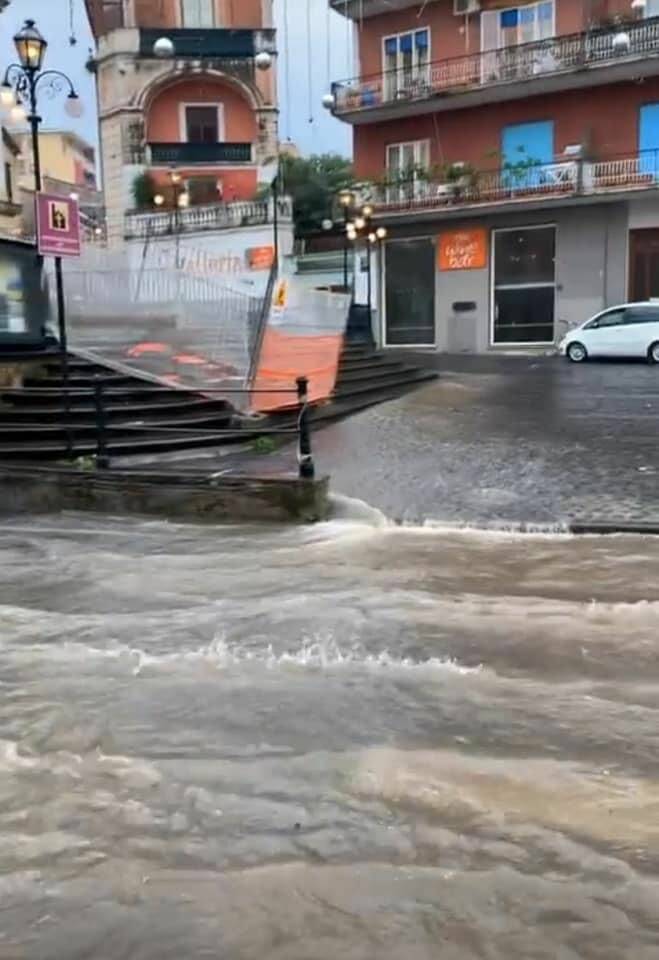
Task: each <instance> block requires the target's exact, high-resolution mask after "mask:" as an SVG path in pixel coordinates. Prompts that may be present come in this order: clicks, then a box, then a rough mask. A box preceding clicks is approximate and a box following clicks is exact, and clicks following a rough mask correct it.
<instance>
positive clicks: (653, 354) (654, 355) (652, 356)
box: [648, 341, 659, 363]
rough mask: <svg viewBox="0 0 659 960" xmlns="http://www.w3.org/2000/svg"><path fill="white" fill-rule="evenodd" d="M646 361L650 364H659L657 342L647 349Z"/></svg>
mask: <svg viewBox="0 0 659 960" xmlns="http://www.w3.org/2000/svg"><path fill="white" fill-rule="evenodd" d="M648 360H649V361H650V363H659V341H657V343H653V344H652V345H651V346H650V347H649V348H648Z"/></svg>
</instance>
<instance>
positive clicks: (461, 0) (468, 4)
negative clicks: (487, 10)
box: [453, 0, 481, 17]
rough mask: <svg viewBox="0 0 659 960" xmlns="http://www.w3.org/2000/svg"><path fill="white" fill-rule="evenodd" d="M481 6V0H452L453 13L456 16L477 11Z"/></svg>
mask: <svg viewBox="0 0 659 960" xmlns="http://www.w3.org/2000/svg"><path fill="white" fill-rule="evenodd" d="M480 8H481V0H453V13H454V14H455V15H456V17H457V16H463V17H464V16H465V14H468V13H478V12H479V10H480Z"/></svg>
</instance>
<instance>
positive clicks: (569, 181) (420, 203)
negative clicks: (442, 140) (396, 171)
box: [361, 150, 659, 210]
mask: <svg viewBox="0 0 659 960" xmlns="http://www.w3.org/2000/svg"><path fill="white" fill-rule="evenodd" d="M657 188H659V150H643V151H641V152H639V153H638V154H637V155H635V156H632V157H614V158H610V159H607V160H598V161H589V160H581V159H571V160H559V161H556V162H555V163H538V164H530V163H528V164H527V163H525V164H517V165H515V164H511V165H510V166H508V167H504V168H502V169H499V170H484V171H479V172H475V171H467V172H464V173H463V174H462V175H461V176H454V177H453V178H452V179H450V180H449V179H447V178H445V177H436V178H433V177H423V176H420V175H418V174H416V175H413V176H411V177H408V178H397V179H395V180H391V181H390V182H387V183H383V184H376V185H372V186H370V187H368V188H364V187H362V190H361V192H362V196H363V199H364V200H365V201H366V200H368V201H369V202H371V203H372V204H373V205H374V206H375V207H376V208H377V209H380V210H405V209H414V210H423V209H434V208H441V207H448V206H456V205H470V204H484V203H501V202H510V201H517V200H530V199H531V200H532V199H534V198H535V199H537V198H539V197H542V198H546V199H550V198H551V197H563V196H566V195H570V194H574V195H588V194H593V195H594V194H600V193H606V192H607V191H608V192H610V191H613V190H648V189H653V190H656V189H657Z"/></svg>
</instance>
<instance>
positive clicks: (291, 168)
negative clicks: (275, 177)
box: [280, 153, 353, 237]
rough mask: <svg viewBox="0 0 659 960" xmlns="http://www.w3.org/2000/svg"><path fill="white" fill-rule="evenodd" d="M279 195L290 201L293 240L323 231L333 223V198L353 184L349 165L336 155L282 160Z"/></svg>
mask: <svg viewBox="0 0 659 960" xmlns="http://www.w3.org/2000/svg"><path fill="white" fill-rule="evenodd" d="M280 174H281V192H282V193H286V194H288V195H289V196H291V197H292V198H293V217H294V219H295V233H296V236H298V237H299V236H304V234H306V233H312V232H315V231H318V230H321V229H322V223H323V220H326V219H333V217H334V214H335V207H334V204H335V200H336V195H337V193H338V192H339V191H340V190H343V189H345V188H346V187H350V186H351V185H352V182H353V173H352V164H351V163H350V161H349V160H346V158H345V157H342V156H340V155H339V154H336V153H324V154H321V155H318V156H312V157H291V156H286V155H285V156H283V157H282V158H281V167H280Z"/></svg>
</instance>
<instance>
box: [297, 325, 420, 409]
mask: <svg viewBox="0 0 659 960" xmlns="http://www.w3.org/2000/svg"><path fill="white" fill-rule="evenodd" d="M436 378H437V374H436V373H435V372H434V371H432V370H426V369H423V368H421V367H417V366H414V365H412V364H408V363H406V362H405V361H402V360H399V359H394V358H393V357H392V356H390V355H389V354H387V353H386V352H383V351H381V350H376V349H375V347H374V346H373V343H372V342H371V341H370V340H368V339H362V340H359V339H357V340H346V342H345V344H344V347H343V351H342V353H341V358H340V360H339V370H338V375H337V378H336V384H335V387H334V392H333V394H332V397H331V400H330V403H329V404H327V405H326V406H324V407H319V408H318V409H317V410H316V411H315V412H314V419H315V420H319V419H320V420H325V419H333V418H335V417H345V416H348V415H349V414H351V413H355V412H356V411H357V410H363V409H364V408H365V407H370V406H373V405H374V404H377V403H383V402H384V401H385V400H393V399H394V398H395V397H399V396H401V395H402V394H404V393H408V392H409V391H410V390H414V389H416V388H417V387H420V386H422V385H423V384H424V383H427V382H428V381H430V380H435V379H436Z"/></svg>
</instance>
